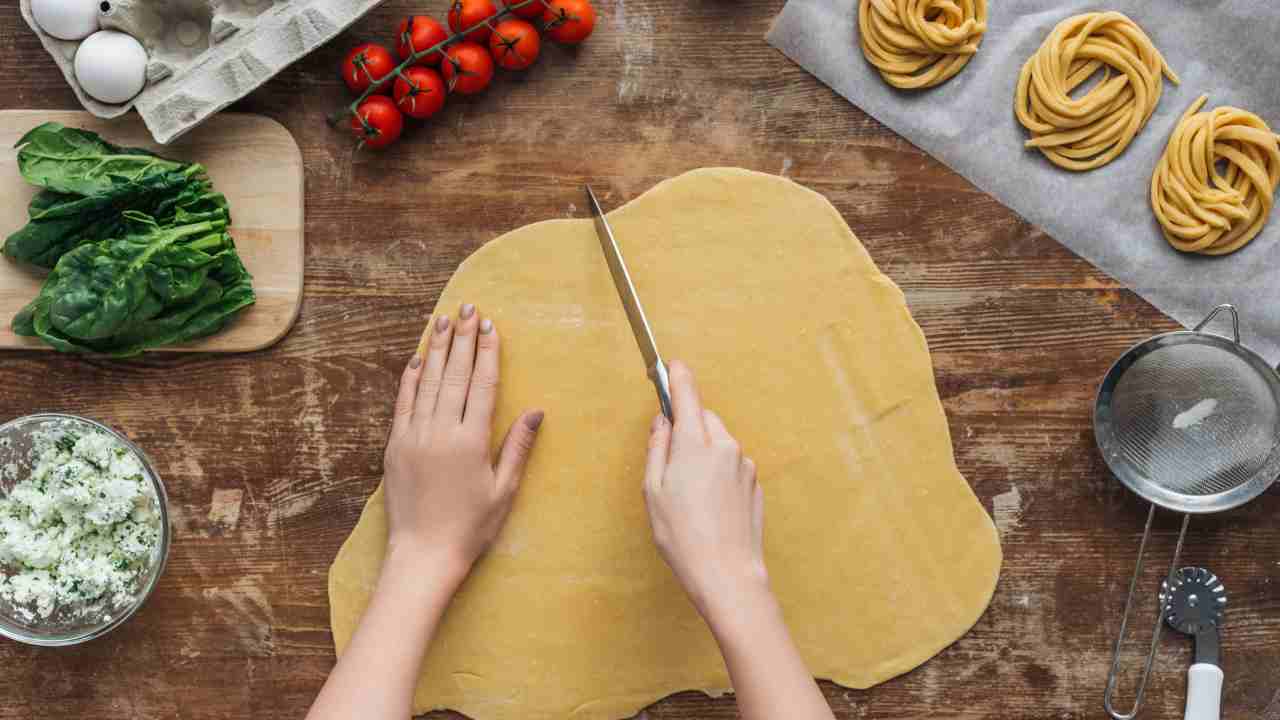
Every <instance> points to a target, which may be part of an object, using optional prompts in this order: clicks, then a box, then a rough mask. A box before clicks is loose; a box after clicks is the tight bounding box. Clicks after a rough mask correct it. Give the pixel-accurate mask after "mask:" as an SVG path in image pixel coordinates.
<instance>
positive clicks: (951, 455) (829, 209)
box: [328, 168, 1004, 718]
mask: <svg viewBox="0 0 1280 720" xmlns="http://www.w3.org/2000/svg"><path fill="white" fill-rule="evenodd" d="M699 176H709V177H719V178H732V177H734V176H751V177H755V178H758V179H768V181H770V182H776V183H780V184H782V185H786V186H790V187H794V188H798V189H801V190H803V191H804V192H805V193H806V194H808V195H810V196H812V197H813V198H817V199H820V200H821V206H822V207H824V208H825V212H826V213H827V214H828V218H829V220H830V221H831V222H832V223H833V224H834V225H835V226H837V227H839V228H842V232H843V234H844V235H845V237H846V238H847V240H848V241H850V242H851V245H852V247H853V248H854V249H856V251H857V253H858V256H859V259H860V262H861V267H860V268H859V269H860V270H861V271H863V272H865V273H866V275H867V276H868V277H869V279H871V280H872V281H873V282H875V283H878V284H883V285H884V286H885V287H886V288H887V289H890V290H891V292H892V293H894V294H895V295H896V297H895V301H896V305H897V308H896V310H897V311H898V312H900V313H901V314H902V316H903V317H904V318H905V319H906V320H907V321H908V322H909V325H908V327H910V328H911V332H912V333H913V334H914V336H915V339H916V341H917V342H918V343H919V344H920V347H921V348H922V349H923V350H924V351H925V357H926V358H927V360H928V370H929V376H930V383H931V386H930V390H931V391H932V394H931V396H930V397H928V398H925V399H923V400H921V401H927V402H930V403H932V404H933V406H934V409H936V411H937V412H938V414H939V416H940V417H942V418H943V423H942V432H943V433H944V436H943V437H942V438H941V439H942V440H945V447H946V450H947V454H948V460H949V463H950V471H951V472H953V473H954V474H955V475H956V476H957V477H958V479H959V480H960V481H962V482H963V484H964V486H965V490H964V492H965V493H967V495H966V496H965V497H966V498H967V499H968V500H969V501H971V502H972V503H973V505H974V506H975V507H976V508H977V510H978V511H980V512H981V514H982V516H983V517H984V518H985V523H981V527H980V528H979V530H980V531H981V533H982V535H985V537H981V536H979V537H976V538H973V539H974V542H973V543H972V548H973V549H972V551H971V552H977V551H979V550H985V549H987V548H986V547H985V546H983V543H982V542H979V541H982V540H985V541H989V543H990V547H992V548H994V550H995V558H994V562H991V564H990V578H989V583H988V588H987V591H986V592H985V593H983V594H982V596H981V598H980V602H979V603H977V604H976V605H974V606H973V607H971V608H970V607H968V606H966V607H964V608H963V612H964V615H963V616H964V617H968V616H970V615H971V616H972V617H971V618H970V620H969V621H968V622H967V623H965V624H964V627H963V630H962V631H960V632H958V633H956V634H955V635H954V637H944V636H940V637H939V638H938V639H937V641H935V642H932V643H930V644H928V645H923V646H921V647H919V649H918V651H916V652H911V653H904V654H901V655H899V656H897V657H894V658H891V659H888V660H886V661H885V662H883V663H882V664H880V665H879V666H877V667H874V668H865V667H864V668H857V669H856V670H855V669H850V670H848V671H845V672H829V673H821V674H818V675H817V677H819V678H821V679H825V680H830V681H832V682H834V683H836V684H839V685H841V686H843V687H847V688H853V689H860V690H861V689H867V688H869V687H873V686H874V685H878V684H881V683H883V682H887V681H889V680H891V679H893V678H894V677H898V676H900V675H902V674H904V673H907V672H909V671H911V670H913V669H915V668H917V667H919V666H920V665H921V664H923V663H924V662H926V661H928V660H929V659H931V658H933V657H934V656H936V655H938V654H939V653H941V652H942V651H943V650H945V649H946V648H947V647H949V646H951V645H952V644H954V643H955V642H956V641H958V640H959V639H960V638H962V637H964V636H965V635H966V634H968V633H969V632H970V631H971V630H972V629H973V627H974V626H975V625H976V624H977V623H978V621H979V620H980V619H981V618H982V616H983V615H984V614H985V612H986V611H987V609H988V608H989V606H990V603H991V600H992V598H993V597H994V594H995V591H996V588H997V586H998V583H999V577H1000V574H1001V570H1002V567H1003V559H1004V558H1003V548H1002V546H1001V542H1000V537H999V533H998V531H997V529H996V526H995V523H994V522H993V521H992V518H991V514H990V511H989V510H988V509H987V507H986V506H984V505H983V504H982V502H981V500H980V499H979V498H978V496H977V494H976V493H975V492H974V490H973V486H972V485H970V483H969V482H968V479H967V478H965V477H964V476H963V474H962V473H960V471H959V468H958V466H957V465H956V462H955V446H954V443H953V441H952V438H951V433H950V429H949V427H948V426H947V424H946V422H945V418H946V411H945V408H944V407H943V406H942V402H941V398H940V397H939V395H938V392H937V384H936V375H935V374H934V368H933V362H932V356H930V355H929V354H928V341H927V339H926V337H925V335H924V332H923V330H922V329H921V328H920V326H919V324H918V323H917V322H916V321H915V319H914V318H913V317H911V313H910V311H909V308H908V306H907V303H906V296H905V294H904V293H903V292H902V290H901V288H899V287H898V285H897V284H896V283H895V282H894V281H893V280H892V279H891V278H889V277H888V276H887V275H885V274H884V273H883V272H882V271H880V269H879V268H878V267H877V266H876V265H875V263H874V260H873V258H872V257H871V255H870V253H869V252H868V251H867V249H866V248H865V247H864V246H863V245H862V243H861V242H860V241H859V240H858V239H857V236H856V235H855V234H854V233H853V231H852V230H851V229H850V227H849V225H848V223H847V222H846V221H845V219H844V217H843V216H842V215H841V214H840V212H839V211H838V210H837V209H836V208H835V206H833V205H832V204H831V202H830V201H829V200H828V199H827V198H826V197H825V196H824V195H822V194H821V193H819V192H817V191H815V190H812V189H810V188H807V187H804V186H803V185H800V184H799V183H796V182H794V181H792V180H790V179H788V178H783V177H780V176H776V175H771V174H768V173H760V172H755V171H751V170H745V169H741V168H702V169H697V170H691V171H689V172H686V173H683V174H681V175H678V176H676V177H673V178H669V179H666V180H663V181H662V182H659V183H658V184H657V185H655V186H653V187H652V188H650V189H649V190H647V191H646V192H644V193H642V194H640V195H639V196H637V197H636V198H634V199H632V200H631V201H629V202H627V203H626V204H624V205H621V206H619V207H617V208H615V209H614V210H612V211H610V212H609V213H608V214H609V215H610V216H613V215H615V214H622V213H626V212H627V211H628V208H631V207H632V206H633V205H634V204H636V203H637V202H639V201H641V200H645V199H649V200H652V199H653V197H655V196H661V195H663V194H664V193H666V192H669V191H670V190H671V188H672V187H674V186H675V185H677V184H680V183H682V182H684V181H687V180H688V179H689V178H692V177H699ZM590 222H591V221H590V220H589V219H568V218H559V219H551V220H544V221H541V222H537V223H533V224H531V225H527V226H524V227H521V228H518V229H515V230H512V231H509V232H507V233H503V234H502V235H499V236H497V237H495V238H494V239H492V240H490V241H488V242H486V243H485V244H484V245H482V246H481V247H479V248H477V249H476V251H475V252H473V253H472V254H471V255H470V256H468V258H467V259H466V260H464V261H463V262H462V263H461V264H460V265H459V267H458V269H457V270H456V271H455V273H454V275H455V276H456V275H457V274H459V273H461V272H463V270H464V269H465V268H467V267H468V265H470V264H471V263H473V262H476V261H477V260H478V259H479V258H483V257H484V256H485V255H486V254H488V253H490V252H494V251H495V250H496V248H497V246H498V245H500V244H502V243H503V242H504V241H506V240H508V239H509V238H513V237H516V236H519V235H520V234H522V233H527V232H531V231H532V229H533V228H539V227H545V226H547V225H556V224H574V223H590ZM451 282H452V281H451ZM447 294H448V287H447V286H446V289H445V291H443V292H442V294H441V298H442V299H443V298H444V297H445V296H446V295H447ZM382 498H383V493H382V486H381V483H379V485H378V487H377V489H376V490H375V491H374V492H373V493H372V494H371V495H370V497H369V498H368V500H367V501H366V503H365V505H364V509H363V510H362V512H361V517H362V518H363V517H364V515H365V514H366V513H368V512H369V509H370V508H371V507H372V505H373V503H381V502H382V501H383V500H382ZM367 541H368V539H367V538H359V537H357V533H355V532H353V533H352V534H351V535H350V536H348V537H347V539H346V540H345V541H344V542H343V544H342V546H341V548H340V549H339V551H338V553H337V555H336V556H335V558H334V561H333V563H332V564H331V565H330V567H329V572H328V592H329V614H330V627H331V628H336V627H338V626H339V622H338V620H339V615H340V614H342V613H344V612H345V613H348V614H349V613H350V612H351V611H352V610H353V608H350V607H347V606H346V605H348V604H349V603H347V604H344V605H343V606H342V607H340V606H339V605H338V604H337V603H335V602H334V598H335V597H339V596H340V593H339V592H338V590H339V586H342V587H346V588H349V589H350V585H351V583H350V582H349V579H348V580H341V581H340V580H339V578H337V577H336V575H335V572H334V571H335V568H337V567H338V565H339V564H340V561H342V560H343V558H345V557H346V556H347V555H348V554H349V553H351V552H354V551H355V546H356V544H357V543H363V542H367ZM384 542H385V540H384ZM376 572H377V569H376V568H374V569H371V570H370V573H369V576H368V577H366V578H363V581H362V582H361V583H360V584H362V585H363V584H365V583H366V582H367V583H368V587H365V588H360V589H362V590H366V591H367V590H368V589H369V588H371V587H372V582H373V580H375V579H376ZM979 579H981V578H979ZM349 640H350V637H349V634H348V636H345V637H344V636H340V635H339V634H338V633H337V632H336V631H335V632H334V644H335V651H336V652H337V654H339V655H340V654H341V653H342V652H343V650H344V649H345V647H346V645H347V643H348V642H349ZM871 675H877V676H880V677H881V678H882V679H880V680H878V681H875V682H866V681H864V679H863V678H864V677H867V676H871ZM695 685H696V681H695V683H694V684H691V685H684V686H681V687H678V688H674V689H671V690H670V691H667V692H663V693H662V694H661V695H658V696H657V697H654V698H653V699H652V700H651V701H650V702H656V701H658V700H660V699H661V698H663V697H667V696H669V695H670V694H671V693H674V692H680V691H684V690H688V689H698V690H700V691H701V692H703V693H705V694H708V695H711V696H718V695H723V694H726V693H727V692H732V691H725V690H721V689H702V688H697V687H695ZM617 699H618V698H614V700H615V701H616V700H617ZM602 700H604V699H602ZM648 704H649V703H648V702H647V703H645V704H644V705H641V706H640V707H644V706H645V705H648ZM592 705H593V706H595V705H596V703H595V702H593V703H592ZM607 706H608V703H607V702H602V703H601V706H600V707H599V708H598V710H599V712H603V713H605V714H603V715H597V714H596V710H597V708H596V707H592V708H580V709H583V710H587V711H588V712H587V713H585V714H583V715H582V717H584V718H585V717H591V718H595V717H613V715H612V714H610V713H611V712H612V710H611V708H609V707H607ZM415 710H417V711H421V710H422V708H415ZM575 717H578V714H577V713H575Z"/></svg>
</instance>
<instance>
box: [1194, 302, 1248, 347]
mask: <svg viewBox="0 0 1280 720" xmlns="http://www.w3.org/2000/svg"><path fill="white" fill-rule="evenodd" d="M1223 310H1226V311H1227V312H1229V313H1231V333H1232V335H1233V339H1234V340H1235V341H1236V344H1237V345H1239V344H1240V313H1238V312H1236V306H1235V305H1231V304H1230V303H1224V304H1222V305H1219V306H1218V307H1216V308H1214V309H1213V312H1210V313H1209V316H1208V317H1206V318H1205V319H1203V320H1201V321H1200V324H1199V325H1196V326H1195V328H1194V330H1195V332H1200V331H1201V330H1203V329H1204V327H1205V326H1206V325H1208V324H1209V323H1210V322H1212V321H1213V319H1214V318H1216V317H1218V313H1220V312H1222V311H1223Z"/></svg>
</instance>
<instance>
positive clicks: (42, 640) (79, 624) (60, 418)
mask: <svg viewBox="0 0 1280 720" xmlns="http://www.w3.org/2000/svg"><path fill="white" fill-rule="evenodd" d="M77 426H78V427H80V428H83V430H85V431H92V430H98V431H101V432H105V433H107V434H108V435H110V436H112V437H113V438H115V439H116V440H118V441H119V442H120V443H121V444H122V445H124V447H125V448H127V449H128V450H129V451H130V452H132V453H133V454H134V455H135V456H136V457H137V458H138V461H139V463H140V464H141V465H142V469H143V474H144V475H145V476H146V478H147V481H148V482H150V484H151V487H152V489H153V490H154V491H155V496H154V502H155V503H156V506H157V507H156V508H155V509H156V511H157V513H158V514H159V516H160V540H159V542H157V543H156V546H155V548H154V549H153V550H152V552H151V561H150V563H149V564H148V566H147V568H146V570H145V571H144V572H143V574H142V576H141V577H140V578H139V581H138V589H137V592H136V594H135V596H134V598H133V600H132V601H130V602H128V603H123V604H121V605H118V606H116V607H111V608H109V610H108V612H107V613H105V615H106V617H105V619H104V617H103V616H102V615H99V614H98V613H94V614H93V615H92V616H91V617H88V618H82V619H78V620H73V619H68V618H62V619H60V618H59V617H58V616H59V613H57V612H56V611H55V612H54V613H53V615H52V616H50V617H49V618H45V619H41V618H34V619H31V620H26V619H24V618H23V617H22V615H21V614H20V613H18V612H15V608H14V607H13V606H12V605H10V603H9V602H7V601H5V600H0V635H3V636H4V637H7V638H10V639H13V640H17V641H19V642H23V643H27V644H29V645H42V646H61V645H76V644H79V643H82V642H86V641H89V640H92V639H94V638H97V637H101V636H103V635H105V634H107V633H108V632H111V631H112V630H114V629H116V628H117V627H120V625H122V624H124V622H125V621H126V620H128V619H129V618H130V617H132V616H133V614H134V613H135V612H137V610H138V608H140V607H142V605H143V603H145V602H146V601H147V598H148V597H149V596H150V595H151V591H152V590H154V589H155V586H156V582H157V581H158V580H159V579H160V575H161V574H162V573H163V572H164V566H165V562H166V561H167V560H168V559H169V541H170V533H171V531H170V528H169V499H168V497H167V496H166V495H165V491H164V483H162V482H161V481H160V475H159V474H157V473H156V471H155V468H154V467H153V466H152V464H151V460H150V459H149V458H148V457H147V455H146V453H144V452H142V450H141V449H139V448H138V447H137V446H136V445H134V444H133V443H132V442H130V441H129V439H128V438H126V437H124V436H123V435H121V434H120V433H118V432H116V431H115V430H112V429H111V428H109V427H107V426H106V425H103V424H102V423H99V422H95V421H93V420H90V419H88V418H82V417H79V416H76V415H65V414H61V413H42V414H39V415H28V416H26V417H21V418H18V419H17V420H13V421H11V422H8V423H5V424H4V425H0V470H3V469H5V468H6V466H9V465H10V463H12V464H13V467H10V468H9V470H11V472H0V496H7V495H8V494H9V492H10V491H11V490H12V489H13V487H14V485H16V484H18V483H19V482H21V481H22V480H24V479H25V478H26V477H28V476H29V475H30V473H31V470H32V467H31V459H32V458H31V457H30V455H31V452H30V451H31V447H32V442H33V440H34V436H35V432H36V431H37V430H41V429H52V428H58V429H71V430H74V429H75V428H76V427H77ZM13 470H16V472H12V471H13ZM11 571H12V568H8V567H5V566H4V565H3V564H0V576H7V575H8V574H9V573H10V572H11Z"/></svg>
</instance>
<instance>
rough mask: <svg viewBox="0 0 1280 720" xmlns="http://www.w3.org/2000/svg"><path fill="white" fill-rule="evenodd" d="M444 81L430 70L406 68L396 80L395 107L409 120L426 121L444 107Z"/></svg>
mask: <svg viewBox="0 0 1280 720" xmlns="http://www.w3.org/2000/svg"><path fill="white" fill-rule="evenodd" d="M446 93H447V91H446V90H445V89H444V80H441V79H440V73H438V72H436V71H435V70H434V69H432V68H424V67H416V66H415V67H411V68H407V69H406V70H405V71H404V72H402V73H401V74H400V77H398V78H396V89H395V98H396V107H398V108H400V110H401V111H402V112H403V113H404V114H405V115H408V116H409V117H411V118H417V119H419V120H426V119H427V118H429V117H431V116H432V115H435V114H436V113H438V112H440V108H442V107H444V96H445V94H446Z"/></svg>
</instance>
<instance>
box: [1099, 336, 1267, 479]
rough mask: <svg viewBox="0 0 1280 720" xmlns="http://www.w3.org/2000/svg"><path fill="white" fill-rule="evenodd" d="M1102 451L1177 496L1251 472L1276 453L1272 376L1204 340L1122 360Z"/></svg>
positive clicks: (1255, 473) (1250, 476)
mask: <svg viewBox="0 0 1280 720" xmlns="http://www.w3.org/2000/svg"><path fill="white" fill-rule="evenodd" d="M1110 409H1111V420H1112V423H1113V427H1112V429H1113V433H1112V434H1111V443H1110V445H1111V447H1109V448H1107V451H1108V452H1107V454H1114V455H1117V456H1119V459H1121V460H1123V461H1124V462H1125V463H1126V464H1127V465H1129V466H1130V467H1131V468H1132V469H1133V470H1134V471H1136V472H1137V473H1138V474H1139V475H1140V476H1141V477H1142V478H1143V479H1144V480H1145V481H1147V482H1150V483H1152V484H1154V485H1157V486H1159V487H1161V488H1163V489H1164V490H1166V491H1168V492H1172V493H1176V494H1179V495H1184V496H1206V495H1216V494H1219V493H1224V492H1227V491H1229V490H1232V489H1234V488H1237V487H1239V486H1242V485H1244V484H1246V483H1249V482H1250V481H1251V480H1254V479H1255V478H1256V477H1257V476H1258V474H1259V473H1260V472H1262V471H1264V469H1266V468H1267V466H1268V464H1271V463H1274V462H1275V460H1276V459H1277V457H1275V456H1276V455H1277V453H1280V397H1278V396H1277V391H1276V383H1275V382H1274V379H1273V378H1270V377H1268V376H1266V375H1264V374H1262V373H1261V372H1259V370H1258V368H1257V367H1255V366H1254V365H1252V364H1251V363H1250V362H1248V361H1247V360H1246V359H1244V358H1243V357H1242V356H1241V355H1240V354H1238V353H1237V352H1233V351H1232V350H1231V349H1228V348H1224V347H1221V346H1219V345H1217V344H1214V343H1210V342H1195V341H1190V342H1183V343H1178V344H1173V345H1166V346H1164V347H1159V348H1157V349H1155V350H1153V351H1151V352H1149V353H1147V354H1145V355H1143V356H1142V357H1140V358H1139V359H1137V360H1136V361H1135V362H1134V363H1133V364H1132V365H1130V366H1129V367H1128V368H1127V369H1126V370H1125V371H1124V373H1123V375H1121V376H1120V378H1119V379H1118V380H1117V382H1116V384H1115V388H1114V391H1113V394H1112V397H1111V408H1110Z"/></svg>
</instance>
